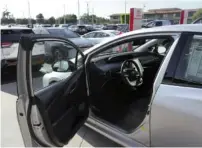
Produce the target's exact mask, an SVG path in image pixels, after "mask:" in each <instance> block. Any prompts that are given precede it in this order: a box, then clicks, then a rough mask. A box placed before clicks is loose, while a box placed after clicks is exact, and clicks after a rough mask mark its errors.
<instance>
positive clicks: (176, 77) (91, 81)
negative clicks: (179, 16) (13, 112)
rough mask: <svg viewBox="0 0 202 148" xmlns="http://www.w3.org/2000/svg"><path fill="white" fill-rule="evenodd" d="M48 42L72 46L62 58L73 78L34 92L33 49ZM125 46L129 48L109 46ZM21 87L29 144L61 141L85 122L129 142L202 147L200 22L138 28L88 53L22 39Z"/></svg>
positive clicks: (35, 38) (21, 117) (21, 120)
mask: <svg viewBox="0 0 202 148" xmlns="http://www.w3.org/2000/svg"><path fill="white" fill-rule="evenodd" d="M44 41H45V42H60V43H61V44H65V45H66V46H67V49H70V48H71V50H72V49H74V50H75V51H76V52H75V53H76V54H75V61H73V62H72V61H70V59H72V57H66V59H63V61H57V65H58V67H55V68H57V69H59V70H58V71H61V72H67V71H68V70H69V69H71V71H72V73H71V74H70V76H68V78H66V79H63V80H61V81H58V82H56V83H54V84H52V85H50V86H47V87H44V88H43V87H42V88H38V90H36V89H35V88H34V86H33V84H34V83H33V79H32V70H31V56H32V55H31V51H32V47H33V45H34V44H36V43H38V42H44ZM151 42H155V44H153V43H152V44H150V43H151ZM122 44H124V45H126V44H127V45H128V50H124V51H115V50H111V49H113V48H114V47H116V46H120V45H122ZM139 47H141V48H139ZM24 61H27V62H24ZM60 62H61V63H62V64H59V63H60ZM53 64H54V63H53ZM60 65H61V66H60ZM22 71H23V73H22ZM17 89H18V100H17V117H18V122H19V125H20V129H21V133H22V136H23V140H24V144H25V146H26V147H32V146H54V147H58V146H64V145H66V144H68V142H69V141H70V140H71V138H72V137H73V136H74V135H75V134H76V133H77V131H78V130H79V129H80V128H81V127H82V126H83V125H86V126H88V127H90V128H92V129H93V130H95V131H96V132H98V133H100V134H102V135H104V136H106V137H108V138H109V139H111V140H113V141H115V142H117V143H119V144H121V145H123V146H128V147H135V146H202V25H200V24H198V25H196V24H194V25H173V26H164V27H157V28H150V29H140V30H136V31H132V32H128V33H125V34H122V35H120V36H117V37H115V38H113V39H111V40H109V41H105V42H102V43H100V44H98V45H95V46H94V47H92V48H90V49H88V50H86V51H84V52H81V50H80V49H79V48H78V47H77V46H76V45H75V44H73V43H72V42H71V41H69V40H67V39H64V38H59V37H53V36H49V35H44V36H35V35H34V36H23V37H21V40H20V46H19V54H18V67H17Z"/></svg>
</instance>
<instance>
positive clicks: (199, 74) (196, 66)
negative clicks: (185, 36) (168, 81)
mask: <svg viewBox="0 0 202 148" xmlns="http://www.w3.org/2000/svg"><path fill="white" fill-rule="evenodd" d="M176 78H177V79H180V80H182V81H184V82H193V83H198V84H202V35H194V36H192V37H190V38H189V41H188V42H187V45H186V46H185V51H184V53H183V55H182V59H181V60H180V63H179V66H178V69H177V74H176Z"/></svg>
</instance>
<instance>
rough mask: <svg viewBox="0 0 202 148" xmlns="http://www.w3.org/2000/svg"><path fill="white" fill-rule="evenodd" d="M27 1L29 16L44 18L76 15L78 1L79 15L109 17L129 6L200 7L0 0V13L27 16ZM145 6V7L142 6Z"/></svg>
mask: <svg viewBox="0 0 202 148" xmlns="http://www.w3.org/2000/svg"><path fill="white" fill-rule="evenodd" d="M28 1H29V3H30V13H31V17H32V18H35V17H36V15H37V14H39V13H42V14H43V15H44V17H45V18H49V17H51V16H54V17H59V16H62V15H63V14H64V12H65V13H66V14H76V15H77V16H78V1H79V3H80V15H82V14H84V13H86V12H87V3H88V6H89V13H90V14H92V13H93V14H95V15H97V16H100V17H106V18H107V17H109V15H110V14H114V13H125V1H126V11H127V13H129V10H130V8H144V11H147V10H148V9H158V8H174V7H175V8H176V7H177V8H181V9H194V8H202V0H0V11H1V13H2V12H3V10H5V8H7V9H8V10H9V11H10V12H11V13H12V14H13V16H14V17H15V18H23V17H28V16H29V13H28ZM144 6H145V7H144Z"/></svg>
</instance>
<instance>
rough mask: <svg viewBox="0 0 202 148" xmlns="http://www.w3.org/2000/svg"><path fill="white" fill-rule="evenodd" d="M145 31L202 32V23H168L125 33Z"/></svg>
mask: <svg viewBox="0 0 202 148" xmlns="http://www.w3.org/2000/svg"><path fill="white" fill-rule="evenodd" d="M145 32H154V33H155V32H202V24H183V25H182V24H181V25H167V26H161V27H153V28H144V29H139V30H135V31H131V32H128V33H125V34H139V33H145Z"/></svg>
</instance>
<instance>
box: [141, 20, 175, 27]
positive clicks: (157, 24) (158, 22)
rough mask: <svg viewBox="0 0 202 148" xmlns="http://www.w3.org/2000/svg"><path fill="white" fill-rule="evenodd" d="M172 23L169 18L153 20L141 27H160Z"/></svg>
mask: <svg viewBox="0 0 202 148" xmlns="http://www.w3.org/2000/svg"><path fill="white" fill-rule="evenodd" d="M167 25H172V23H171V21H170V20H154V21H151V22H149V23H147V24H143V25H142V28H153V27H160V26H167Z"/></svg>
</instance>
